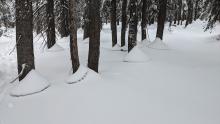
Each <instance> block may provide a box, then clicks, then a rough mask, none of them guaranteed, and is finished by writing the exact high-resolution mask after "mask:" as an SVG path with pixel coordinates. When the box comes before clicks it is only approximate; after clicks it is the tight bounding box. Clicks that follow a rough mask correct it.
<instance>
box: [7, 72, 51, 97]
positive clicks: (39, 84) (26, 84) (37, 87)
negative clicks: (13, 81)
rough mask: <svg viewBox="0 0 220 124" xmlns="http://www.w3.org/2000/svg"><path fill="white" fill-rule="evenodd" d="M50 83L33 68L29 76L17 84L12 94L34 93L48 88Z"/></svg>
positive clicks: (24, 94)
mask: <svg viewBox="0 0 220 124" xmlns="http://www.w3.org/2000/svg"><path fill="white" fill-rule="evenodd" d="M49 86H50V83H49V82H48V81H47V80H46V79H45V78H44V77H42V76H41V75H40V74H39V73H38V72H36V70H31V71H30V72H29V73H28V74H27V76H26V77H25V78H24V79H23V80H22V81H20V82H19V83H18V85H17V86H15V87H14V88H13V89H12V91H11V93H10V95H12V96H16V97H20V96H26V95H32V94H35V93H38V92H41V91H43V90H45V89H46V88H48V87H49Z"/></svg>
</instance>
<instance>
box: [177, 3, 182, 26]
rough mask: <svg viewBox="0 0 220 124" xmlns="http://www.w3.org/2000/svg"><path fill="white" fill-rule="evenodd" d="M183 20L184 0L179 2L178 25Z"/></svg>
mask: <svg viewBox="0 0 220 124" xmlns="http://www.w3.org/2000/svg"><path fill="white" fill-rule="evenodd" d="M181 20H182V0H179V1H178V23H177V25H179V24H180V22H181Z"/></svg>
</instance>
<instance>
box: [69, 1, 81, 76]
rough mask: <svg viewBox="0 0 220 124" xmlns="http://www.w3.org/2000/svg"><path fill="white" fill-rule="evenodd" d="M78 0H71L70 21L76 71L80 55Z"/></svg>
mask: <svg viewBox="0 0 220 124" xmlns="http://www.w3.org/2000/svg"><path fill="white" fill-rule="evenodd" d="M76 6H77V5H76V0H69V21H70V54H71V60H72V69H73V73H75V72H76V71H77V70H78V68H79V65H80V64H79V55H78V47H77V23H76V17H77V13H76Z"/></svg>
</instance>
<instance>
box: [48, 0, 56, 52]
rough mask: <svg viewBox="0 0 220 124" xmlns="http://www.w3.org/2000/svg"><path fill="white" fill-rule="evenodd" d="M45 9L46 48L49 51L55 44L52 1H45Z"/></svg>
mask: <svg viewBox="0 0 220 124" xmlns="http://www.w3.org/2000/svg"><path fill="white" fill-rule="evenodd" d="M46 9H47V47H48V49H49V48H51V47H52V46H53V45H54V44H55V43H56V34H55V22H54V12H53V10H54V1H53V0H47V5H46Z"/></svg>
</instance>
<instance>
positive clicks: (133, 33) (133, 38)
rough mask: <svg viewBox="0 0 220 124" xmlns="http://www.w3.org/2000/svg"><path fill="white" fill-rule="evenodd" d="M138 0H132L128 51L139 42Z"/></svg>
mask: <svg viewBox="0 0 220 124" xmlns="http://www.w3.org/2000/svg"><path fill="white" fill-rule="evenodd" d="M137 22H138V17H137V0H130V21H129V34H128V52H130V51H131V49H133V47H134V46H136V44H137Z"/></svg>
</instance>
